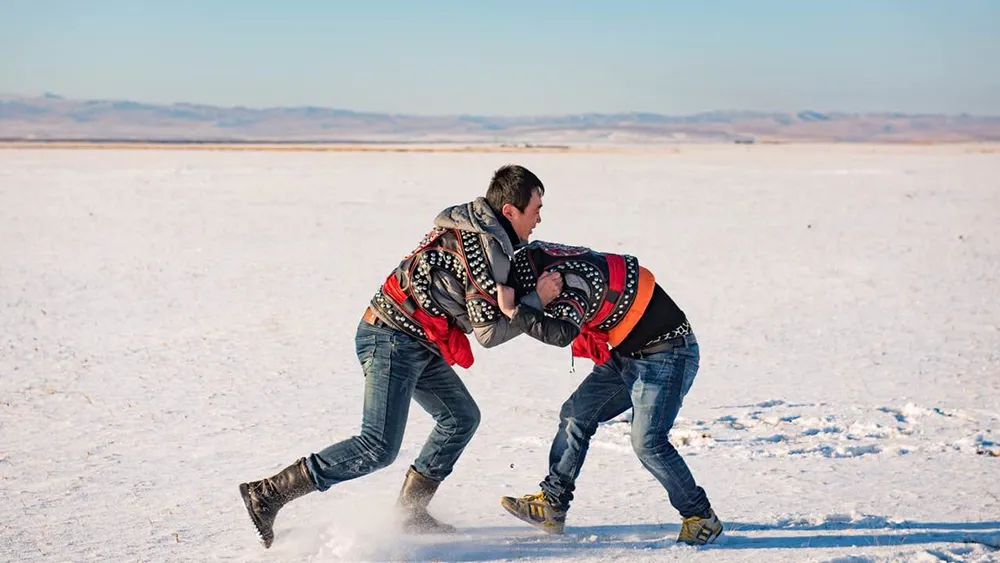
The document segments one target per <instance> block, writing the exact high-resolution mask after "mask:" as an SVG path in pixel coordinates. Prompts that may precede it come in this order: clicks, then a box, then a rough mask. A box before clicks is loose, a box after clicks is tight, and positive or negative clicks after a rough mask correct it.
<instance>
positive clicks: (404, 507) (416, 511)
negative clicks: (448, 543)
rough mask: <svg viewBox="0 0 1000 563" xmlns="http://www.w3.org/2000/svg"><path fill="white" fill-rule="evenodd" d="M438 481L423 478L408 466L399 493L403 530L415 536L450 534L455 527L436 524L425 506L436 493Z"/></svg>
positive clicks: (440, 523) (435, 520)
mask: <svg viewBox="0 0 1000 563" xmlns="http://www.w3.org/2000/svg"><path fill="white" fill-rule="evenodd" d="M440 484H441V482H440V481H435V480H434V479H429V478H427V477H424V476H423V475H421V474H420V473H417V470H416V469H414V468H413V466H412V465H411V466H410V470H409V471H407V472H406V480H405V481H403V490H401V491H399V502H398V505H399V508H400V510H401V511H402V513H403V529H404V530H405V531H407V532H411V533H415V534H451V533H454V532H455V527H454V526H450V525H448V524H445V523H443V522H438V521H437V519H435V518H434V517H433V516H431V515H430V513H428V512H427V505H428V504H430V502H431V498H433V497H434V493H435V492H437V488H438V485H440Z"/></svg>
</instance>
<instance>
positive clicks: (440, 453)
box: [413, 356, 480, 481]
mask: <svg viewBox="0 0 1000 563" xmlns="http://www.w3.org/2000/svg"><path fill="white" fill-rule="evenodd" d="M413 399H414V400H415V401H416V402H417V404H419V405H420V406H421V407H423V409H424V410H425V411H427V413H428V414H430V415H431V416H432V417H433V418H434V421H435V422H436V424H435V425H434V428H433V429H432V430H431V433H430V435H429V436H428V437H427V441H426V442H425V443H424V447H423V448H422V449H421V450H420V455H419V456H417V459H416V460H415V461H414V462H413V467H414V468H415V469H416V470H417V472H419V473H420V474H421V475H423V476H424V477H427V478H429V479H433V480H435V481H443V480H444V479H445V477H447V476H448V475H450V474H451V472H452V469H454V467H455V462H457V461H458V458H459V456H461V455H462V451H464V450H465V446H467V445H468V444H469V441H470V440H472V435H473V434H475V433H476V428H478V427H479V418H480V415H479V406H477V405H476V401H475V400H473V398H472V395H471V394H470V393H469V390H468V389H466V388H465V384H464V383H462V380H461V378H459V376H458V374H457V373H455V370H453V369H452V368H451V366H449V365H448V364H447V363H445V362H444V360H442V359H441V358H439V357H436V356H435V357H434V359H432V360H431V362H430V363H429V364H428V366H427V369H425V370H424V372H423V373H422V374H421V375H420V378H419V379H418V380H417V387H416V389H415V390H414V392H413Z"/></svg>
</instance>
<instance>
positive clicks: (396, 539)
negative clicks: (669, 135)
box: [0, 145, 1000, 561]
mask: <svg viewBox="0 0 1000 563" xmlns="http://www.w3.org/2000/svg"><path fill="white" fill-rule="evenodd" d="M511 161H513V162H519V163H522V164H525V165H527V166H528V167H529V168H531V169H532V170H533V171H535V172H536V173H537V174H538V175H539V176H540V177H541V178H542V180H543V181H544V182H545V183H546V187H547V188H548V192H547V195H546V197H545V209H544V211H543V218H544V221H543V223H542V224H541V225H540V226H539V227H538V228H537V229H536V231H535V235H536V236H537V237H538V238H541V239H545V240H553V241H559V242H565V243H572V244H583V245H588V246H592V247H594V248H596V249H601V250H607V251H618V252H627V253H631V254H634V255H636V256H638V257H639V259H640V261H641V262H642V263H643V264H644V265H646V266H647V267H649V268H650V269H651V270H652V271H653V272H654V273H655V274H656V275H657V277H658V280H659V281H660V282H661V284H662V285H664V287H665V288H666V289H667V291H668V292H670V293H671V295H672V296H673V297H674V298H675V299H676V300H677V302H678V303H679V304H680V305H681V307H682V308H683V309H684V310H685V311H686V312H687V314H688V316H689V317H690V319H691V320H692V323H693V325H694V327H695V330H696V332H697V334H698V338H699V340H700V342H701V346H702V369H701V372H700V374H699V376H698V379H697V381H696V382H695V385H694V387H693V389H692V391H691V394H690V395H689V396H688V399H687V401H686V403H685V406H684V408H683V410H682V411H681V416H682V418H681V419H680V420H678V423H677V425H676V428H675V430H674V432H673V440H674V442H675V444H677V445H678V446H679V448H680V450H681V452H682V453H683V454H684V455H685V457H686V459H687V461H688V463H689V464H690V466H691V467H692V469H693V471H694V473H695V475H696V477H697V479H698V480H699V482H700V483H701V484H702V485H703V486H704V487H705V488H706V490H707V491H708V493H709V496H710V498H711V499H712V501H713V505H714V506H715V508H716V510H717V511H718V513H719V515H720V516H721V517H722V518H723V519H724V521H725V522H726V525H727V532H726V534H725V536H724V537H723V538H721V540H720V542H719V543H718V544H717V545H714V546H710V547H705V548H692V547H680V546H676V545H675V544H674V543H673V540H674V538H675V536H676V533H677V530H678V524H679V520H678V517H677V515H676V514H675V513H674V511H673V510H672V509H671V507H670V505H669V504H668V503H667V499H666V494H665V493H664V492H663V491H662V489H661V488H660V487H659V486H658V485H657V484H656V482H655V481H654V480H653V478H652V477H651V476H650V475H648V474H647V473H646V472H645V470H644V469H643V468H642V467H641V466H640V464H639V462H638V461H637V460H636V459H635V457H634V455H633V454H632V452H631V449H630V447H629V440H628V432H629V427H628V424H627V422H625V421H615V422H612V423H609V424H607V425H605V426H603V427H602V428H601V429H600V431H599V432H598V434H597V436H596V437H595V442H594V444H593V447H592V449H591V452H590V455H589V458H588V460H587V464H586V466H585V467H584V470H583V474H582V475H581V478H580V481H579V489H578V495H577V501H576V503H575V504H574V506H573V508H572V509H571V511H570V516H569V522H568V526H569V527H568V529H567V532H568V533H567V534H566V535H565V536H563V537H551V536H545V535H542V534H541V533H539V532H536V531H534V530H533V529H531V528H529V527H527V526H525V525H522V524H521V523H520V522H518V521H516V520H514V519H513V518H511V517H510V516H508V515H507V514H506V513H504V512H503V510H502V509H501V508H500V506H499V504H498V499H499V497H500V496H501V495H509V494H526V493H530V492H534V491H536V490H537V489H536V483H537V482H538V481H539V480H540V479H541V477H542V476H543V474H544V471H545V459H546V452H547V449H548V441H549V439H550V438H551V436H552V434H553V432H554V430H555V425H556V421H557V419H556V416H557V412H558V408H559V405H560V404H561V402H562V401H563V400H564V399H565V398H566V397H567V396H568V395H569V393H570V392H571V391H572V390H573V388H574V387H575V385H576V384H577V382H578V381H579V380H580V379H581V378H582V377H583V376H584V375H585V374H586V369H587V365H586V363H585V362H580V361H578V362H577V372H576V373H569V370H568V365H569V352H568V351H567V350H565V349H556V348H547V347H544V346H543V345H541V344H539V343H537V342H535V341H532V340H529V339H519V340H517V341H514V342H512V343H510V344H507V345H504V346H501V347H498V348H495V349H491V350H484V349H482V348H475V352H476V356H477V362H476V364H475V365H474V366H473V368H472V369H471V370H468V371H467V372H464V373H463V378H464V380H465V381H466V383H467V385H468V386H469V388H470V389H471V391H472V393H473V394H474V395H475V396H476V397H477V399H478V401H479V404H480V407H481V409H482V411H483V423H482V425H481V427H480V429H479V432H478V434H477V436H476V437H475V438H474V440H473V442H472V444H471V445H470V446H469V448H468V449H467V450H466V453H465V455H464V456H463V458H462V459H461V461H460V462H459V464H458V466H457V468H456V471H455V473H454V474H453V476H452V477H451V478H450V479H449V480H448V481H447V482H446V483H445V484H444V485H443V486H442V487H441V490H440V492H439V494H438V496H437V498H436V499H435V500H434V502H433V504H432V505H431V507H432V511H433V512H435V513H436V514H437V515H438V516H440V517H441V518H442V519H444V520H447V521H449V522H452V523H454V524H456V525H458V526H459V527H460V528H461V531H460V533H459V534H457V535H455V536H450V537H442V536H431V537H408V536H403V535H400V534H398V533H397V532H396V531H395V530H394V529H393V528H392V526H391V518H392V517H391V507H392V505H393V503H394V501H395V497H396V494H397V492H398V487H399V485H400V484H401V481H402V478H403V474H404V472H405V471H406V468H407V465H408V463H409V461H411V460H412V459H413V457H414V456H415V455H416V453H417V451H418V449H419V447H420V444H421V443H422V441H423V438H424V436H425V435H426V433H427V432H428V431H429V429H430V427H431V421H430V419H429V417H428V416H427V415H425V414H424V413H423V412H422V411H420V409H419V408H415V409H413V410H411V423H410V426H409V428H408V432H407V435H406V438H405V440H404V445H403V451H402V452H401V454H400V457H399V459H398V461H397V462H396V463H395V464H394V465H392V466H391V467H389V468H387V469H385V470H383V471H381V472H379V473H376V474H374V475H371V476H369V477H366V478H362V479H359V480H356V481H352V482H349V483H346V484H343V485H341V486H338V487H335V488H333V489H331V490H330V491H328V492H326V493H324V494H313V495H310V496H307V497H305V498H303V499H301V500H299V501H297V502H295V503H292V504H291V505H289V506H288V507H287V508H285V509H284V510H283V511H282V513H281V515H280V516H279V518H278V523H277V526H276V531H277V539H276V542H275V545H274V547H273V548H272V549H270V550H267V551H265V550H264V549H263V548H262V547H261V546H260V545H259V544H258V542H257V540H256V537H255V534H254V532H253V530H252V527H251V525H250V523H249V520H248V518H247V516H246V513H245V511H244V509H243V506H242V503H241V501H240V499H239V496H238V492H237V487H236V485H237V483H239V482H240V481H243V480H247V479H253V478H259V477H263V476H265V475H270V474H271V473H273V472H274V471H276V470H278V469H280V468H282V467H284V466H285V465H286V464H288V463H289V462H291V461H293V460H294V459H296V458H297V457H299V456H302V455H305V454H308V453H310V452H312V451H317V450H319V449H321V448H322V447H324V446H326V445H328V444H329V443H331V442H332V441H335V440H338V439H341V438H344V437H347V436H349V435H350V434H352V433H354V432H355V431H356V430H357V429H358V425H359V420H360V418H359V417H360V410H361V400H362V386H363V378H362V376H361V372H360V369H359V366H358V365H357V360H356V358H355V355H354V351H353V350H354V348H353V347H354V343H353V336H354V329H355V326H356V325H357V322H358V318H359V316H360V314H361V312H362V311H363V309H364V307H365V305H366V303H367V301H368V299H369V298H370V296H371V295H372V293H373V292H374V290H375V288H376V287H377V285H378V284H379V283H380V282H381V281H382V280H383V278H384V276H385V275H386V274H387V273H388V271H389V270H390V268H391V267H392V265H393V264H394V263H395V262H396V261H398V259H399V258H400V257H401V256H402V255H403V254H404V253H406V252H407V251H409V250H410V249H411V248H412V247H413V246H414V244H415V243H416V242H417V241H418V240H419V239H420V238H421V236H422V235H423V234H424V232H425V231H426V230H427V229H428V227H429V226H430V221H431V220H432V218H433V217H434V215H435V214H436V213H437V212H438V211H439V210H440V209H441V208H443V207H444V206H446V205H449V204H453V203H458V202H462V201H467V200H469V199H472V198H473V197H475V196H478V195H481V194H482V193H483V192H484V191H485V187H486V184H487V182H488V180H489V178H490V175H491V173H492V171H493V170H494V169H495V168H497V167H498V166H499V165H501V164H504V163H506V162H511ZM998 179H1000V149H998V148H997V147H995V146H940V147H933V146H926V147H924V146H920V147H902V146H892V147H886V146H881V147H879V146H860V145H855V146H822V145H812V146H805V145H803V146H750V147H738V146H683V147H680V148H679V149H677V150H659V151H658V150H649V151H644V152H642V153H634V154H626V153H615V154H610V153H609V154H602V153H574V154H447V153H438V154H413V153H364V154H361V153H357V154H355V153H295V152H198V151H166V150H157V151H128V150H126V151H100V150H0V560H9V561H20V560H35V559H46V560H72V561H81V560H113V561H117V560H148V561H160V560H213V559H227V560H315V561H335V560H411V559H412V560H471V561H492V560H509V559H519V558H530V559H552V560H585V561H600V560H611V559H627V560H650V561H652V560H657V561H662V560H671V559H685V560H687V559H690V560H705V561H707V560H712V561H715V560H719V561H783V560H787V561H883V560H917V561H935V560H939V559H940V560H947V561H952V560H973V561H987V560H991V561H997V560H1000V551H998V548H1000V457H997V456H998V455H1000V219H998V217H1000V180H998Z"/></svg>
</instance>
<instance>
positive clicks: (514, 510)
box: [500, 499, 565, 536]
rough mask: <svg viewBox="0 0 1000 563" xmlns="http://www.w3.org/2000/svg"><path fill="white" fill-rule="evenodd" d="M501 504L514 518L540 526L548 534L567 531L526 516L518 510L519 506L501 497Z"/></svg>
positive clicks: (536, 526)
mask: <svg viewBox="0 0 1000 563" xmlns="http://www.w3.org/2000/svg"><path fill="white" fill-rule="evenodd" d="M500 506H502V507H503V509H504V510H506V511H507V513H508V514H510V515H511V516H513V517H514V518H517V519H518V520H520V521H522V522H526V523H528V524H531V525H532V526H534V527H535V528H538V529H539V530H541V531H543V532H545V533H546V534H550V535H553V536H561V535H563V534H564V533H565V529H563V530H559V529H550V528H546V527H545V523H544V522H536V521H534V520H532V519H531V518H526V517H525V516H524V515H522V514H521V513H520V512H518V511H517V508H515V507H511V506H508V505H507V502H506V500H505V499H500Z"/></svg>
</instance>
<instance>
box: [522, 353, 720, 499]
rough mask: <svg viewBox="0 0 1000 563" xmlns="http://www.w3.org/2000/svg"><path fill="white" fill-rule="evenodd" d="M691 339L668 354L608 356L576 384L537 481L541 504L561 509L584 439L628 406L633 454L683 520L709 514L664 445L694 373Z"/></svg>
mask: <svg viewBox="0 0 1000 563" xmlns="http://www.w3.org/2000/svg"><path fill="white" fill-rule="evenodd" d="M698 360H699V355H698V341H697V340H696V339H695V337H694V334H690V335H687V336H685V337H684V343H683V344H682V345H680V346H675V347H674V348H672V349H669V350H666V351H663V352H659V353H656V354H652V355H649V356H644V357H642V358H634V357H631V356H622V355H620V354H617V353H614V352H612V354H611V360H609V361H608V362H607V363H606V364H604V365H601V366H595V367H594V371H592V372H591V373H590V375H589V376H587V378H586V379H584V380H583V383H581V384H580V386H579V387H578V388H577V389H576V391H575V392H574V393H573V395H571V396H570V398H569V399H567V400H566V402H565V403H563V406H562V410H561V411H560V413H559V431H558V432H557V433H556V436H555V438H554V439H553V441H552V448H551V449H550V451H549V474H548V476H547V477H546V478H545V480H544V481H542V483H541V487H542V490H543V491H544V492H545V496H546V498H548V499H549V500H550V502H552V503H553V505H555V506H556V507H557V508H560V509H562V510H566V509H568V508H569V503H570V501H572V500H573V489H574V488H575V487H576V478H577V476H579V475H580V469H581V468H582V467H583V461H584V458H585V457H586V456H587V448H588V447H589V445H590V438H591V436H593V435H594V433H595V432H596V431H597V425H598V424H599V423H601V422H606V421H608V420H611V419H612V418H614V417H616V416H618V415H620V414H621V413H623V412H625V411H626V410H628V408H629V407H631V408H632V409H633V410H632V449H633V450H634V451H635V454H636V455H637V456H638V457H639V461H640V462H642V465H643V466H644V467H645V468H646V469H647V470H649V472H650V473H652V474H653V476H654V477H656V480H657V481H659V482H660V484H661V485H663V488H665V489H666V490H667V496H669V497H670V504H671V505H673V507H674V508H675V509H677V511H678V512H680V514H681V516H682V517H685V518H686V517H688V516H694V515H704V514H707V513H708V509H709V502H708V496H706V495H705V490H704V489H702V488H701V487H699V486H698V485H697V484H696V483H695V482H694V477H693V476H692V475H691V471H690V470H689V469H688V467H687V464H685V463H684V459H682V458H681V455H680V454H679V453H677V450H676V449H674V447H673V446H672V445H671V444H670V442H669V441H667V434H668V433H669V432H670V428H671V426H673V424H674V419H675V418H677V412H678V411H679V410H680V408H681V403H682V402H683V400H684V396H685V395H686V394H687V392H688V390H689V389H691V384H692V383H693V382H694V377H695V375H696V374H697V373H698Z"/></svg>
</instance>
